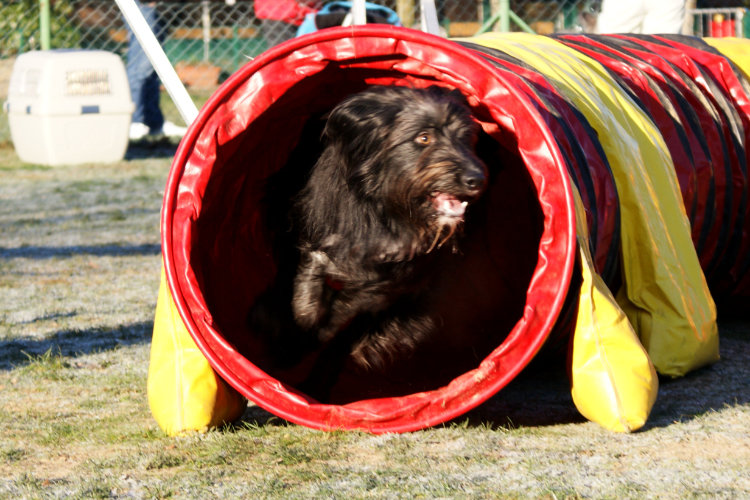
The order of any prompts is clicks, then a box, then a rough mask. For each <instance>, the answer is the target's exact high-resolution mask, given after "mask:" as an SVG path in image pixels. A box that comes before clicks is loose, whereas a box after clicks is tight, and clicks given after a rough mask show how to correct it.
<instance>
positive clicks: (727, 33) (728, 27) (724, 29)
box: [721, 19, 735, 37]
mask: <svg viewBox="0 0 750 500" xmlns="http://www.w3.org/2000/svg"><path fill="white" fill-rule="evenodd" d="M734 26H735V21H734V19H724V21H723V22H722V23H721V36H723V37H732V36H735V31H734Z"/></svg>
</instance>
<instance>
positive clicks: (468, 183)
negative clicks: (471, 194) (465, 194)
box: [461, 170, 487, 191]
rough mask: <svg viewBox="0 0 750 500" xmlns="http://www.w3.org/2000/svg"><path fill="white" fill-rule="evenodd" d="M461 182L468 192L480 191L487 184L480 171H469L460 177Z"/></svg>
mask: <svg viewBox="0 0 750 500" xmlns="http://www.w3.org/2000/svg"><path fill="white" fill-rule="evenodd" d="M461 182H463V184H464V186H465V187H466V188H467V189H469V190H470V191H481V190H482V189H484V185H485V183H486V182H487V177H486V176H485V174H484V172H482V171H480V170H469V171H466V172H464V174H463V175H462V176H461Z"/></svg>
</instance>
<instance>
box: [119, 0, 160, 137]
mask: <svg viewBox="0 0 750 500" xmlns="http://www.w3.org/2000/svg"><path fill="white" fill-rule="evenodd" d="M138 6H139V7H140V9H141V12H143V16H144V17H145V18H146V22H147V23H148V25H149V27H150V28H151V30H152V31H153V32H154V34H155V35H156V39H157V40H159V42H163V41H164V34H165V33H164V32H165V30H164V23H163V22H162V20H161V17H160V16H159V13H158V12H157V11H156V9H155V8H154V7H153V6H151V5H143V4H141V3H139V4H138ZM126 24H127V23H126ZM128 42H129V44H128V62H127V66H126V72H127V75H128V84H129V85H130V95H131V98H132V99H133V103H134V104H135V111H133V122H140V123H145V124H146V125H148V127H149V128H150V129H151V131H152V132H156V131H158V130H161V128H162V125H164V115H163V114H162V112H161V108H160V107H159V87H160V81H159V75H157V74H156V71H155V70H154V68H153V66H151V62H150V61H149V60H148V57H146V53H145V52H144V51H143V48H142V47H141V44H140V43H138V40H137V39H136V38H135V35H134V34H133V32H132V31H131V30H130V26H128Z"/></svg>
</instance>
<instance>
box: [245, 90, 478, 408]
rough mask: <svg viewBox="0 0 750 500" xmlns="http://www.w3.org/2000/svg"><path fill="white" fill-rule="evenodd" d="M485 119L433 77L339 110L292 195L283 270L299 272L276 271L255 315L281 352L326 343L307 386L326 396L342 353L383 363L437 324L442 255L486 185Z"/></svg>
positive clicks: (353, 100) (371, 364)
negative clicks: (435, 299) (430, 310)
mask: <svg viewBox="0 0 750 500" xmlns="http://www.w3.org/2000/svg"><path fill="white" fill-rule="evenodd" d="M478 129H479V127H478V125H477V124H476V123H475V122H474V120H473V119H472V116H471V113H470V111H469V109H468V107H467V105H466V104H465V101H464V98H463V96H461V94H460V93H458V92H457V91H448V90H446V89H444V88H441V87H436V86H433V87H429V88H427V89H413V88H406V87H380V86H378V87H370V88H368V89H367V90H365V91H363V92H360V93H357V94H354V95H352V96H350V97H349V98H347V99H345V100H344V101H343V102H341V103H340V104H339V105H338V106H336V107H335V108H334V109H333V110H332V111H331V113H330V115H329V116H328V119H327V122H326V125H325V129H324V138H325V147H324V149H323V152H322V154H321V155H320V157H319V159H318V160H317V162H316V163H315V165H314V166H313V168H312V170H311V172H310V173H309V177H308V178H307V180H306V183H305V184H304V186H303V187H302V188H301V190H300V191H299V192H298V193H297V194H296V195H294V196H293V198H292V200H291V209H290V214H289V215H290V217H289V221H290V224H291V228H292V229H291V233H290V234H291V235H292V237H291V239H292V240H294V244H295V246H296V262H293V263H292V262H279V268H280V269H282V268H287V269H290V268H291V269H294V273H293V276H292V277H291V278H286V279H285V278H284V277H283V276H282V274H283V273H282V272H281V271H280V276H279V277H278V279H277V281H278V282H279V283H277V285H275V290H274V291H272V292H270V293H267V294H266V295H265V296H264V297H261V299H259V300H258V301H257V302H256V305H255V306H254V309H253V311H252V312H251V316H250V321H251V328H253V329H254V330H255V331H260V332H265V333H267V334H269V333H270V336H271V337H272V338H271V343H272V344H274V346H275V347H276V349H275V350H276V352H277V354H276V355H277V357H278V356H281V357H282V358H283V357H284V353H285V352H286V353H292V352H294V351H295V349H296V350H300V346H301V345H307V346H313V347H314V348H318V349H322V354H321V355H320V357H319V360H318V363H317V365H316V368H315V369H313V373H312V374H311V375H310V379H309V380H308V381H306V382H305V383H304V384H303V387H301V389H303V390H305V391H307V392H308V394H313V395H315V396H317V397H319V398H321V397H322V398H325V394H326V391H327V387H328V386H330V385H331V384H332V383H333V382H335V377H336V370H337V369H340V368H341V365H342V363H343V361H342V359H344V358H346V357H349V358H350V360H353V361H354V363H355V364H356V365H357V366H360V367H362V368H364V369H368V370H373V369H375V370H377V369H380V370H383V369H387V367H388V365H389V363H390V362H391V361H393V360H394V359H396V358H398V357H401V356H408V355H409V354H410V353H411V352H413V351H414V349H415V348H417V346H418V345H419V344H420V342H422V341H423V340H425V339H427V338H429V336H430V335H431V333H433V332H434V331H435V329H436V328H438V326H439V325H436V324H435V319H434V318H433V317H432V316H431V315H429V314H426V313H425V308H424V305H425V301H426V300H427V299H428V297H429V296H430V293H432V289H431V280H432V277H433V276H434V275H435V274H436V273H439V272H440V269H439V268H437V267H438V266H439V262H440V258H439V255H440V254H445V253H446V252H447V253H453V252H459V251H460V248H459V246H460V245H459V243H460V241H459V239H460V234H461V233H462V231H461V229H462V225H463V223H464V216H465V214H466V211H467V209H468V210H470V208H469V205H470V204H471V203H472V202H474V201H476V200H477V199H478V198H479V197H480V196H481V195H482V193H483V192H484V190H485V187H486V185H487V168H486V167H485V165H484V164H483V163H482V161H481V160H480V159H479V158H478V157H477V155H476V153H475V144H476V141H477V136H478V132H479V130H478ZM284 281H286V283H284ZM271 302H275V303H274V304H271ZM286 304H288V305H289V306H291V309H290V310H289V311H288V312H289V313H291V314H288V315H287V316H291V319H292V321H291V322H286V323H285V322H284V321H283V320H282V319H280V318H281V316H283V315H284V311H285V309H286V308H287V307H288V306H287V305H286ZM342 355H343V357H342ZM288 356H289V359H286V360H283V359H282V360H281V362H282V363H283V362H284V361H292V362H293V359H292V358H294V356H293V355H292V354H289V355H288ZM334 360H338V361H334ZM337 367H338V368H337ZM328 388H330V387H328Z"/></svg>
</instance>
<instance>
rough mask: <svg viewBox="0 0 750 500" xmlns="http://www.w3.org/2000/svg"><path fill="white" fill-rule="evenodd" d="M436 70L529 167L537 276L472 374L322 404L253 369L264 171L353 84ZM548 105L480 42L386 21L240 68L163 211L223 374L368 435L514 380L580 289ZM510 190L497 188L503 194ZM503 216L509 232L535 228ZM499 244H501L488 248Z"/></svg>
mask: <svg viewBox="0 0 750 500" xmlns="http://www.w3.org/2000/svg"><path fill="white" fill-rule="evenodd" d="M436 83H439V84H442V85H446V86H449V87H454V88H458V89H460V90H461V91H462V92H463V93H464V94H465V95H466V96H467V99H468V101H469V103H470V105H471V106H472V109H473V112H474V114H475V116H476V117H477V119H478V120H479V121H480V123H481V125H482V127H483V129H484V131H485V132H486V133H487V134H489V135H490V136H491V137H492V138H493V139H495V141H497V143H498V144H500V145H501V146H502V147H503V148H505V149H506V150H508V151H511V152H513V153H512V154H513V156H514V157H516V158H517V159H516V160H513V159H511V160H510V163H514V164H516V165H518V166H519V168H506V170H508V171H510V174H509V175H511V176H518V172H521V173H522V174H523V175H528V178H529V179H530V181H529V184H530V186H531V189H532V196H533V198H534V204H535V205H537V206H538V207H539V208H538V210H541V212H543V223H542V227H541V231H542V232H541V234H540V235H535V236H533V238H534V239H533V240H532V242H531V243H532V245H533V246H529V245H525V246H521V247H520V248H519V251H521V252H524V251H525V252H526V253H529V252H528V250H529V249H531V250H532V255H534V258H533V261H532V266H531V269H530V270H531V271H532V273H531V275H530V276H528V277H526V278H525V280H526V282H525V283H521V288H520V289H519V290H516V291H515V294H518V293H519V292H520V295H521V301H520V303H519V305H518V306H517V307H515V308H514V314H517V316H515V317H511V318H506V319H504V321H505V323H507V325H508V326H507V331H505V332H502V333H503V337H504V340H502V339H501V340H502V342H500V341H498V343H497V344H495V346H494V349H492V350H491V352H489V353H488V354H487V356H486V357H484V359H480V360H476V361H473V363H474V366H471V368H470V369H468V370H465V372H464V373H458V374H456V373H451V374H450V375H449V378H448V379H446V378H445V377H443V382H444V385H440V386H437V387H429V384H428V385H427V387H426V388H422V389H423V390H419V391H418V392H414V393H407V394H401V395H398V396H395V397H375V398H371V399H361V400H359V399H356V395H355V397H354V398H351V397H350V398H349V399H350V400H351V401H349V402H348V403H346V404H321V403H318V402H316V401H313V400H311V399H310V398H308V397H307V396H306V395H304V394H302V393H300V392H298V391H296V390H295V389H294V388H293V387H292V386H291V385H290V384H288V383H284V382H281V381H280V380H279V379H278V378H276V377H274V376H271V375H269V373H267V372H266V371H264V370H262V369H261V368H259V367H258V366H257V364H262V362H261V361H260V359H259V358H258V357H257V356H256V355H255V354H256V353H257V352H259V350H262V348H259V347H258V345H257V343H254V340H253V335H252V333H251V332H249V331H248V329H247V327H246V326H245V318H244V315H245V314H246V312H247V310H248V308H249V306H250V304H251V303H252V301H253V299H254V298H255V297H256V296H257V295H258V294H259V293H260V292H261V291H262V290H263V288H265V287H266V286H267V285H268V283H269V282H270V281H271V280H272V279H273V277H274V274H275V268H274V266H275V264H274V261H273V256H272V255H271V254H270V246H269V245H270V242H269V237H268V235H267V234H265V233H264V229H263V221H262V218H263V214H262V209H261V208H260V204H261V198H262V194H263V193H262V185H263V180H264V179H265V178H267V177H268V175H269V174H271V173H273V172H274V171H276V170H278V169H279V168H281V166H282V165H283V164H284V163H285V162H286V161H287V159H288V156H289V154H290V153H289V152H290V151H291V150H292V149H293V148H294V147H295V144H296V143H297V141H298V139H299V136H300V133H301V131H302V129H303V128H304V126H305V122H306V121H307V120H310V119H311V118H310V117H311V116H313V115H316V114H320V113H324V112H326V111H328V110H330V109H331V108H332V107H333V106H334V105H335V104H336V103H337V102H338V101H339V100H341V99H342V98H343V97H345V96H346V95H348V94H351V93H353V92H356V91H358V90H361V89H363V88H365V87H366V86H368V85H372V84H399V85H411V86H417V87H423V86H428V85H432V84H436ZM537 108H538V106H537V105H536V104H534V103H532V102H531V101H530V100H529V99H528V97H527V95H525V94H524V93H522V92H520V91H518V90H517V89H516V88H515V87H514V86H513V85H512V84H511V83H509V82H508V81H507V80H506V75H504V74H502V73H500V72H498V71H496V70H495V69H494V68H493V67H492V66H491V65H490V64H489V63H488V62H487V61H485V60H484V59H482V58H480V57H477V56H476V55H475V54H473V53H472V52H471V51H470V50H468V49H465V48H463V47H461V46H459V45H457V44H455V43H452V42H449V41H446V40H443V39H440V38H437V37H432V36H428V35H425V34H423V33H420V32H416V31H412V30H405V29H397V28H391V27H386V26H366V27H358V28H352V29H332V30H323V31H320V32H317V33H315V34H313V35H310V36H308V37H304V38H300V39H295V40H292V41H291V42H289V43H287V44H284V45H282V46H279V47H276V48H274V49H272V50H270V51H268V52H266V53H264V54H263V55H261V56H260V57H258V58H257V59H255V60H253V61H252V62H250V63H248V64H247V65H246V66H245V67H243V68H242V69H241V70H239V71H238V72H237V73H236V74H234V75H233V76H232V77H231V78H230V79H229V80H228V81H227V82H225V84H224V85H223V86H222V87H221V88H220V89H219V90H218V91H217V92H216V93H215V94H214V96H212V98H211V99H210V100H209V101H208V102H207V103H206V105H205V106H204V107H203V109H202V110H201V112H200V114H199V116H198V119H197V120H196V122H195V123H194V124H193V126H192V127H191V128H190V130H189V132H188V135H187V136H186V137H185V138H184V140H183V141H182V143H181V144H180V147H179V149H178V152H177V154H176V156H175V159H174V164H173V169H172V171H171V173H170V176H169V180H168V184H167V190H166V194H165V205H164V208H163V221H162V229H163V246H164V259H165V268H166V273H167V277H168V281H169V284H170V289H171V291H172V294H173V297H174V300H175V304H176V306H177V308H178V310H179V311H180V314H181V316H182V318H183V320H184V322H185V325H186V327H187V328H188V330H189V331H190V333H191V335H192V336H193V338H194V339H195V341H196V343H197V345H198V346H199V348H200V349H201V350H202V351H203V352H204V354H205V355H206V357H207V358H208V359H209V361H210V362H211V364H212V366H213V367H214V368H215V369H216V370H217V372H218V373H219V374H220V376H222V378H224V379H225V380H226V381H227V382H229V383H230V384H231V385H232V386H233V387H235V388H236V389H237V390H239V391H240V392H241V393H242V394H243V395H245V396H246V397H248V398H249V399H250V400H252V401H254V402H256V403H257V404H259V405H260V406H262V407H264V408H266V409H267V410H269V411H271V412H273V413H274V414H276V415H279V416H281V417H283V418H286V419H288V420H290V421H292V422H296V423H300V424H303V425H307V426H310V427H315V428H325V429H332V428H363V429H367V430H369V431H371V432H387V431H396V432H400V431H406V430H412V429H417V428H422V427H425V426H429V425H433V424H435V423H438V422H443V421H446V420H448V419H450V418H453V417H455V416H458V415H461V414H463V413H465V412H466V411H467V410H468V409H470V408H472V407H474V406H476V405H478V404H480V403H481V402H483V401H484V400H486V399H487V398H489V397H490V396H492V395H493V394H495V393H496V392H497V391H498V390H499V389H500V388H502V387H503V386H505V385H506V384H507V383H508V382H509V381H510V380H512V379H513V378H514V377H515V376H516V375H517V374H518V373H519V372H520V371H521V370H522V369H523V368H524V367H525V366H526V364H527V363H528V362H529V361H530V360H531V359H532V358H533V357H534V355H535V354H536V353H537V352H538V350H539V349H540V347H541V346H542V344H544V342H545V340H546V339H547V337H548V335H549V333H550V331H551V330H552V327H553V325H554V324H555V322H556V320H557V318H558V316H559V314H560V311H561V310H562V308H563V303H564V301H565V299H566V296H567V295H568V294H567V287H568V284H569V283H570V281H571V274H572V272H573V266H574V263H575V255H576V254H575V229H574V211H573V200H572V196H571V191H570V189H569V179H568V176H567V168H566V161H565V158H564V156H563V154H562V153H561V152H560V150H559V149H558V148H557V141H556V140H555V139H554V137H553V136H552V132H551V131H550V129H549V127H548V126H547V125H546V123H545V121H544V119H543V117H542V116H541V115H540V114H539V112H538V111H537ZM490 161H492V160H491V159H490ZM504 161H505V160H504ZM524 165H525V166H524ZM513 172H516V173H513ZM520 182H523V181H522V180H521V181H520ZM503 198H504V197H503V196H495V197H493V199H496V200H497V203H499V204H500V205H502V201H501V200H502V199H503ZM506 208H512V207H506ZM501 209H502V206H500V208H497V209H490V212H491V213H492V214H498V213H501V212H502V211H503V210H501ZM496 218H497V219H501V217H499V216H497V217H496ZM506 219H507V220H508V221H507V223H506V222H503V221H504V220H506ZM512 223H513V221H511V220H510V218H509V217H502V220H497V221H495V223H493V224H491V226H493V230H492V233H491V234H489V235H488V237H487V240H488V241H489V243H488V244H489V245H495V242H494V240H495V239H498V238H499V237H501V236H502V235H503V225H504V224H505V226H507V224H512ZM494 228H497V229H494ZM505 229H506V232H507V233H508V234H514V233H519V234H520V233H523V231H524V230H523V228H518V227H510V226H507V227H506V228H505ZM505 239H507V238H505ZM527 239H528V238H527ZM536 248H538V251H537V250H536ZM498 252H501V253H502V252H505V250H497V249H496V248H493V250H492V252H490V253H498ZM537 252H538V258H537ZM508 257H510V258H512V259H516V260H518V258H516V257H513V256H512V255H509V256H508ZM509 267H513V266H509ZM513 281H517V280H513ZM484 307H485V309H490V308H493V309H497V306H496V305H493V304H487V305H486V306H484ZM480 312H481V311H480ZM480 312H477V314H480ZM256 363H257V364H256ZM432 368H435V367H432ZM436 369H440V367H437V368H436ZM419 371H422V370H419ZM413 375H415V376H418V375H419V373H413ZM427 378H429V377H427ZM437 378H440V377H437ZM357 382H358V381H357V380H356V378H354V377H353V380H352V381H350V384H349V385H350V386H354V389H357V387H356V386H357ZM348 391H349V392H351V388H350V389H348ZM343 392H347V389H344V390H343Z"/></svg>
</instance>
